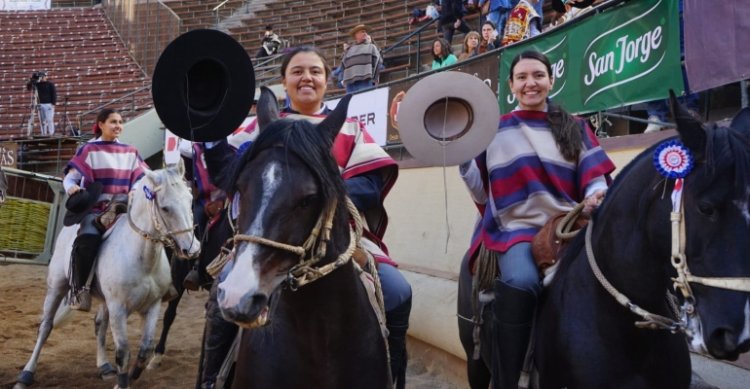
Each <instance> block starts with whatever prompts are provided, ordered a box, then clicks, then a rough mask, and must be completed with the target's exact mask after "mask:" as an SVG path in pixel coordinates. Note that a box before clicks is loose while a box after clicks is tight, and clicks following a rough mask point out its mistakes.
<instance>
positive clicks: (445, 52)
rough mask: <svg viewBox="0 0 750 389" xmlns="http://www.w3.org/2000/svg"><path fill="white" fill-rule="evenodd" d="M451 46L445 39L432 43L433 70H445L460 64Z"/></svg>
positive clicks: (438, 39)
mask: <svg viewBox="0 0 750 389" xmlns="http://www.w3.org/2000/svg"><path fill="white" fill-rule="evenodd" d="M452 51H453V50H452V49H451V45H450V44H449V43H448V41H447V40H445V39H443V38H437V39H435V41H434V42H432V58H433V60H432V70H435V69H440V68H444V67H446V66H450V65H453V64H454V63H456V62H458V58H456V56H455V55H453V52H452Z"/></svg>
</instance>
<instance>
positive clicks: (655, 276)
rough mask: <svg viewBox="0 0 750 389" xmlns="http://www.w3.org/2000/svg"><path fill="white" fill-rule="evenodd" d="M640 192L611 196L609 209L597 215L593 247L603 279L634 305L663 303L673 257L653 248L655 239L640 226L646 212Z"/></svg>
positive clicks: (622, 192) (636, 190)
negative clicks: (667, 270)
mask: <svg viewBox="0 0 750 389" xmlns="http://www.w3.org/2000/svg"><path fill="white" fill-rule="evenodd" d="M621 189H622V188H621ZM641 190H642V189H641V188H640V187H639V188H636V186H635V185H633V186H630V187H629V188H627V189H625V190H620V191H618V193H613V194H612V195H613V198H611V199H610V200H611V201H610V202H609V204H608V206H607V207H605V208H602V209H601V210H600V212H598V215H597V217H596V220H595V222H594V226H595V227H594V231H593V232H592V238H591V246H592V248H593V252H594V257H595V259H596V263H597V265H598V266H599V268H600V269H601V271H602V273H603V275H604V276H605V277H606V278H607V280H609V281H610V282H611V283H612V284H613V285H614V286H615V288H617V289H618V290H619V291H620V292H621V293H624V294H626V295H627V296H628V297H630V298H631V299H633V300H635V301H642V302H645V301H648V300H653V301H659V302H661V301H663V297H664V295H665V293H666V289H667V288H668V287H669V279H668V277H667V276H666V274H665V273H664V269H665V266H664V265H665V263H668V262H669V260H670V259H669V258H670V253H669V252H668V250H664V249H663V248H656V247H653V246H652V241H653V240H654V238H653V237H649V236H647V235H646V231H645V226H643V225H639V220H638V215H639V214H640V213H641V212H643V211H642V210H639V209H638V206H639V204H638V201H636V199H637V198H638V196H639V195H640V193H639V192H640V191H641ZM644 223H645V222H644ZM665 225H666V226H667V227H668V223H665Z"/></svg>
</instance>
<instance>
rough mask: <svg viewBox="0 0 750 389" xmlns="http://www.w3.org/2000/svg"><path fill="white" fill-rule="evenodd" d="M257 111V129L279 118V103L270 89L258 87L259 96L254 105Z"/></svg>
mask: <svg viewBox="0 0 750 389" xmlns="http://www.w3.org/2000/svg"><path fill="white" fill-rule="evenodd" d="M256 108H257V109H256V112H257V113H258V131H263V130H264V129H265V128H266V127H267V126H268V125H269V124H271V122H273V121H274V120H276V119H278V118H279V103H278V101H277V100H276V95H275V94H274V93H273V91H271V89H269V88H267V87H265V86H262V87H260V97H259V98H258V105H257V107H256Z"/></svg>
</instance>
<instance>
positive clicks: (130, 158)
mask: <svg viewBox="0 0 750 389" xmlns="http://www.w3.org/2000/svg"><path fill="white" fill-rule="evenodd" d="M70 169H75V170H77V171H78V172H80V173H81V175H82V176H83V180H84V185H85V183H86V182H94V181H98V182H101V183H102V194H104V195H108V196H105V199H106V198H111V196H112V195H115V194H127V193H128V192H129V191H130V188H131V187H132V186H133V184H134V183H135V182H136V181H138V179H139V178H141V176H142V175H143V173H144V171H145V170H147V169H148V166H147V165H146V163H145V162H143V159H142V158H141V155H140V154H139V153H138V150H137V149H136V148H135V147H133V146H129V145H126V144H124V143H119V142H116V141H115V142H106V141H93V142H88V143H86V144H84V145H83V146H81V148H79V149H78V151H77V152H76V155H75V156H74V157H73V158H72V159H71V160H70V162H68V165H67V167H66V168H65V173H67V172H68V171H69V170H70Z"/></svg>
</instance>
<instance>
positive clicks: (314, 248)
mask: <svg viewBox="0 0 750 389" xmlns="http://www.w3.org/2000/svg"><path fill="white" fill-rule="evenodd" d="M337 205H338V202H337V201H332V202H331V203H329V204H328V206H327V207H326V208H324V210H323V212H322V213H321V214H320V216H319V217H318V220H317V222H316V223H315V226H314V227H313V229H312V230H311V231H310V235H309V236H308V237H307V239H306V240H305V242H304V243H303V244H302V245H301V246H295V245H290V244H286V243H281V242H277V241H274V240H271V239H267V238H263V237H260V236H255V235H245V234H236V235H234V238H233V241H234V243H235V245H236V244H237V243H238V242H251V243H256V244H261V245H264V246H268V247H273V248H275V249H278V250H284V251H288V252H291V253H293V254H295V255H297V256H298V257H299V260H300V261H299V263H297V264H296V265H294V266H293V267H292V268H291V269H289V271H288V272H287V280H286V282H287V284H288V285H289V288H290V289H291V290H297V289H299V288H301V287H302V286H305V285H307V284H309V283H310V282H313V281H315V280H318V279H320V278H322V277H324V276H326V275H328V274H330V273H331V272H332V271H334V270H336V269H338V268H339V267H341V266H343V265H344V264H346V263H347V262H349V261H350V260H351V258H352V255H353V254H354V251H355V250H356V249H357V247H359V240H360V239H361V238H362V228H363V227H362V218H361V217H360V215H359V211H358V210H357V208H356V207H355V205H354V203H352V201H351V199H349V197H346V207H347V210H348V211H349V215H350V216H351V218H352V220H353V221H354V226H353V228H350V229H349V245H348V246H347V248H346V250H345V251H344V252H342V253H341V254H339V255H338V257H337V258H336V260H334V261H333V262H330V263H328V264H326V265H323V266H321V267H313V265H315V264H317V263H318V262H320V260H321V259H323V258H324V257H325V256H326V254H327V252H328V241H330V240H331V229H332V228H333V217H334V216H335V214H336V208H337ZM306 255H307V256H308V257H307V258H305V256H306ZM375 273H377V272H375ZM378 284H379V283H378ZM378 287H379V285H378Z"/></svg>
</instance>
